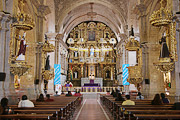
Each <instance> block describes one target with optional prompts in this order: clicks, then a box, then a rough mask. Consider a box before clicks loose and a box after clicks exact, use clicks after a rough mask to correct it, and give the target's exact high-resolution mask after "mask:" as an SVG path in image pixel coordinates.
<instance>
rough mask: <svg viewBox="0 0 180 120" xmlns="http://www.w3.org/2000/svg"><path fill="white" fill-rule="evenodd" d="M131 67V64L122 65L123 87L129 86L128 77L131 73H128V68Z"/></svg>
mask: <svg viewBox="0 0 180 120" xmlns="http://www.w3.org/2000/svg"><path fill="white" fill-rule="evenodd" d="M127 67H129V64H123V65H122V68H123V69H122V71H123V75H122V77H123V85H129V82H127V79H128V76H129V73H128V68H127Z"/></svg>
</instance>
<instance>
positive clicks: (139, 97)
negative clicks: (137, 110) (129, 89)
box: [136, 92, 144, 100]
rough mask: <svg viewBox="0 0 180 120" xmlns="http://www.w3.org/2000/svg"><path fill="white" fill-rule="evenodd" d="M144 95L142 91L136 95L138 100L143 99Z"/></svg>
mask: <svg viewBox="0 0 180 120" xmlns="http://www.w3.org/2000/svg"><path fill="white" fill-rule="evenodd" d="M143 99H144V96H142V95H141V92H138V95H137V96H136V100H143Z"/></svg>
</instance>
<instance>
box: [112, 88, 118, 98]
mask: <svg viewBox="0 0 180 120" xmlns="http://www.w3.org/2000/svg"><path fill="white" fill-rule="evenodd" d="M118 93H119V90H118V89H116V92H114V93H113V97H117V94H118Z"/></svg>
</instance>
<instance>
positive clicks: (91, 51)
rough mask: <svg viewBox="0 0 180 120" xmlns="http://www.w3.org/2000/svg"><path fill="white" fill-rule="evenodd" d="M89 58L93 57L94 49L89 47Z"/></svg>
mask: <svg viewBox="0 0 180 120" xmlns="http://www.w3.org/2000/svg"><path fill="white" fill-rule="evenodd" d="M90 56H94V48H93V47H92V46H91V49H90Z"/></svg>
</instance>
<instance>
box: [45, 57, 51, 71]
mask: <svg viewBox="0 0 180 120" xmlns="http://www.w3.org/2000/svg"><path fill="white" fill-rule="evenodd" d="M49 57H50V56H49V55H48V56H47V58H46V65H45V70H50V65H49Z"/></svg>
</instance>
